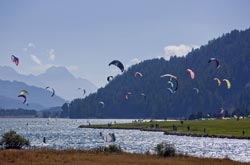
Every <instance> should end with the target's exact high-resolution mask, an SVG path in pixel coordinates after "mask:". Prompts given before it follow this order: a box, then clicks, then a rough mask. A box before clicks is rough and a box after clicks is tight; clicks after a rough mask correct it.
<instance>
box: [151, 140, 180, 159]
mask: <svg viewBox="0 0 250 165" xmlns="http://www.w3.org/2000/svg"><path fill="white" fill-rule="evenodd" d="M155 151H156V154H157V155H158V156H163V157H170V156H175V147H174V145H173V144H168V143H165V142H162V143H160V144H157V146H156V147H155Z"/></svg>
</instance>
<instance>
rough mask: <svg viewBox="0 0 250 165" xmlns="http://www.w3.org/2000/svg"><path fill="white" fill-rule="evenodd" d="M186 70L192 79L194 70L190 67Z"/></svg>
mask: <svg viewBox="0 0 250 165" xmlns="http://www.w3.org/2000/svg"><path fill="white" fill-rule="evenodd" d="M187 72H188V74H189V75H190V77H191V79H194V76H195V74H194V71H192V70H191V69H187Z"/></svg>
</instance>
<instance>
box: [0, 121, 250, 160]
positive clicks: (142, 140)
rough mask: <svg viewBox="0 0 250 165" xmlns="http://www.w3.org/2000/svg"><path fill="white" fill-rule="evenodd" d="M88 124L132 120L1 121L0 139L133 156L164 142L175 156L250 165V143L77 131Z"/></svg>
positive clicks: (233, 140) (129, 133) (248, 141)
mask: <svg viewBox="0 0 250 165" xmlns="http://www.w3.org/2000/svg"><path fill="white" fill-rule="evenodd" d="M88 121H89V122H90V123H91V124H107V123H108V122H111V121H112V122H114V121H116V122H117V123H128V122H131V121H132V120H119V119H117V120H114V119H89V120H87V119H78V120H75V119H38V118H32V119H27V118H25V119H21V118H18V119H15V118H4V119H0V136H2V135H3V134H4V133H5V132H7V131H9V130H14V131H16V132H17V133H18V134H21V135H22V136H24V137H25V138H27V139H29V140H30V142H31V146H32V147H38V148H39V147H49V148H55V149H67V148H74V149H91V148H96V147H99V146H106V145H109V144H113V143H114V144H117V145H119V146H120V147H121V148H122V149H123V150H125V151H127V152H136V153H144V152H146V151H150V152H154V147H155V146H156V145H157V144H159V143H160V142H163V141H165V142H168V143H171V144H174V145H175V147H176V149H177V151H178V152H180V153H184V154H185V153H187V154H188V155H192V156H197V157H212V158H225V157H228V158H230V159H232V160H236V161H241V162H250V140H237V139H218V138H203V137H185V136H174V135H163V133H162V132H144V131H138V130H118V129H115V130H114V129H112V130H108V129H107V130H103V129H102V130H101V129H89V128H78V126H79V125H82V124H88ZM27 123H28V124H27ZM100 132H102V134H103V135H107V134H108V133H115V136H116V142H113V143H108V142H105V141H104V140H103V139H102V137H101V136H100ZM43 137H46V141H47V142H46V144H44V143H43Z"/></svg>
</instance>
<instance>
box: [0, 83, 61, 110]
mask: <svg viewBox="0 0 250 165" xmlns="http://www.w3.org/2000/svg"><path fill="white" fill-rule="evenodd" d="M0 86H1V88H0V107H1V108H3V109H11V108H24V109H35V110H42V109H44V108H49V107H54V106H61V105H62V104H63V103H65V100H64V99H62V98H60V97H58V96H54V97H51V92H50V91H48V90H46V89H45V88H38V87H35V86H29V85H27V84H25V83H23V82H18V81H5V80H0ZM23 89H25V90H27V91H28V92H29V94H27V103H28V104H29V106H27V105H26V104H23V103H22V102H23V99H22V98H18V97H17V96H18V94H19V91H21V90H23Z"/></svg>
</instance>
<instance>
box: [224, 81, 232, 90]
mask: <svg viewBox="0 0 250 165" xmlns="http://www.w3.org/2000/svg"><path fill="white" fill-rule="evenodd" d="M223 81H225V82H226V84H227V89H230V88H231V83H230V81H229V80H228V79H223Z"/></svg>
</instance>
